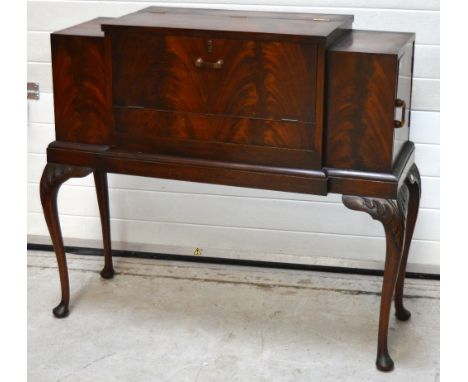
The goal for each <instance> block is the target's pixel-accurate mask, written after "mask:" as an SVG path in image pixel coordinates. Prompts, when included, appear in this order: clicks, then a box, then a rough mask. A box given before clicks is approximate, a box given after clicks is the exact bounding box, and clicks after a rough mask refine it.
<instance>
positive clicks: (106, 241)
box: [94, 170, 115, 279]
mask: <svg viewBox="0 0 468 382" xmlns="http://www.w3.org/2000/svg"><path fill="white" fill-rule="evenodd" d="M94 183H95V185H96V195H97V200H98V205H99V213H100V216H101V228H102V242H103V246H104V268H103V269H102V271H101V277H102V278H104V279H111V278H112V277H114V274H115V272H114V267H113V265H112V249H111V234H110V214H109V191H108V186H107V174H106V173H105V172H103V171H101V170H95V171H94Z"/></svg>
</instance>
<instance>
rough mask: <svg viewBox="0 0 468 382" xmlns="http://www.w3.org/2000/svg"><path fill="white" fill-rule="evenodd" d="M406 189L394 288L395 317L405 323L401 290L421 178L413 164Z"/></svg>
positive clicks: (416, 213) (408, 314) (405, 313)
mask: <svg viewBox="0 0 468 382" xmlns="http://www.w3.org/2000/svg"><path fill="white" fill-rule="evenodd" d="M405 184H406V187H408V191H409V199H408V217H407V223H406V232H405V245H404V247H403V254H402V257H401V263H400V269H399V271H398V279H397V282H396V286H395V310H396V311H395V316H396V318H397V319H399V320H400V321H407V320H409V318H410V317H411V313H410V312H409V311H408V310H407V309H406V308H405V307H404V305H403V289H404V284H405V274H406V264H407V262H408V254H409V249H410V245H411V240H412V239H413V232H414V226H415V225H416V220H417V218H418V210H419V200H420V199H421V177H420V175H419V171H418V167H417V166H416V165H415V164H413V166H412V167H411V169H410V171H409V173H408V176H407V177H406V180H405Z"/></svg>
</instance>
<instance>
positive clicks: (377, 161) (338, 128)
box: [325, 51, 397, 172]
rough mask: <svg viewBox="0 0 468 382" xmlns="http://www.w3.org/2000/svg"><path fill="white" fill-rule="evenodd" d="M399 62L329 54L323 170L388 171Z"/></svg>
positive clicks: (388, 57) (372, 56) (353, 54)
mask: <svg viewBox="0 0 468 382" xmlns="http://www.w3.org/2000/svg"><path fill="white" fill-rule="evenodd" d="M396 76H397V56H395V55H383V54H372V53H356V52H335V51H330V52H328V53H327V92H326V94H327V117H326V124H327V125H326V126H327V134H326V154H325V158H326V159H325V160H326V167H333V168H341V169H355V170H363V171H377V172H389V171H391V168H392V154H393V130H394V127H393V118H394V103H395V92H396Z"/></svg>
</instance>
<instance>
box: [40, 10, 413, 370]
mask: <svg viewBox="0 0 468 382" xmlns="http://www.w3.org/2000/svg"><path fill="white" fill-rule="evenodd" d="M352 22H353V16H350V15H319V14H304V13H287V12H286V13H284V12H250V11H228V10H211V9H188V8H168V7H149V8H145V9H143V10H141V11H138V12H135V13H132V14H129V15H126V16H122V17H120V18H115V19H111V18H98V19H94V20H91V21H89V22H86V23H82V24H80V25H77V26H74V27H71V28H67V29H64V30H62V31H58V32H55V33H53V34H52V35H51V46H52V67H53V81H54V107H55V120H56V124H55V129H56V140H55V141H54V142H52V143H51V144H50V145H49V147H48V149H47V161H48V164H47V166H46V168H45V169H44V174H43V177H42V179H41V189H40V193H41V201H42V205H43V209H44V215H45V218H46V221H47V225H48V228H49V232H50V235H51V238H52V241H53V244H54V248H55V252H56V255H57V262H58V266H59V273H60V283H61V293H62V298H61V301H60V304H59V305H58V306H57V307H56V308H55V309H54V311H53V312H54V315H55V316H56V317H65V316H66V315H67V314H68V309H69V308H68V307H69V300H70V292H69V280H68V270H67V265H66V258H65V252H64V249H63V239H62V234H61V231H60V222H59V216H58V211H57V194H58V190H59V188H60V186H61V184H63V182H65V181H66V180H67V179H69V178H71V177H82V176H86V175H88V174H90V173H91V172H92V173H93V174H94V179H95V184H96V193H97V198H98V204H99V210H100V215H101V225H102V234H103V243H104V268H103V270H102V272H101V276H102V277H104V278H111V277H113V275H114V269H113V265H112V251H111V237H110V212H109V200H108V190H107V187H108V186H107V173H118V174H131V175H139V176H148V177H159V178H167V179H175V180H185V181H193V182H205V183H213V184H224V185H231V186H239V187H255V188H261V189H268V190H278V191H288V192H299V193H308V194H316V195H327V194H328V193H330V192H332V193H339V194H343V202H344V204H345V205H346V206H347V207H349V208H351V209H353V210H358V211H364V212H367V213H368V214H370V216H371V217H372V218H374V219H376V220H378V221H380V222H381V223H382V225H383V228H384V230H385V234H386V242H387V254H386V262H385V271H384V279H383V284H382V298H381V308H380V321H379V332H378V351H377V362H376V364H377V367H378V368H379V369H380V370H383V371H388V370H391V369H392V368H393V361H392V359H391V358H390V355H389V352H388V347H387V336H388V325H389V319H390V309H391V301H392V297H393V296H394V295H395V309H396V317H397V318H398V319H399V320H407V319H409V317H410V313H409V311H408V310H407V309H406V308H405V307H404V305H403V288H404V277H405V272H406V263H407V259H408V253H409V248H410V243H411V239H412V235H413V231H414V226H415V222H416V218H417V212H418V208H419V199H420V194H421V186H420V183H421V182H420V177H419V173H418V170H417V167H416V165H415V164H414V157H415V147H414V144H413V143H412V142H411V141H409V126H410V122H411V115H410V108H411V85H412V76H413V55H414V34H412V33H396V32H376V31H356V30H351V24H352Z"/></svg>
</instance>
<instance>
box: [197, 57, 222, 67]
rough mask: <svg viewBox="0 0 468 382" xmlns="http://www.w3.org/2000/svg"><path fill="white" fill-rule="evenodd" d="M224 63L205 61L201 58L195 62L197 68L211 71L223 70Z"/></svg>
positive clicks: (220, 61)
mask: <svg viewBox="0 0 468 382" xmlns="http://www.w3.org/2000/svg"><path fill="white" fill-rule="evenodd" d="M223 64H224V61H223V60H221V59H219V60H218V61H216V62H209V61H203V58H201V57H199V58H197V59H196V60H195V66H196V67H197V68H209V69H221V68H222V67H223Z"/></svg>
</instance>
